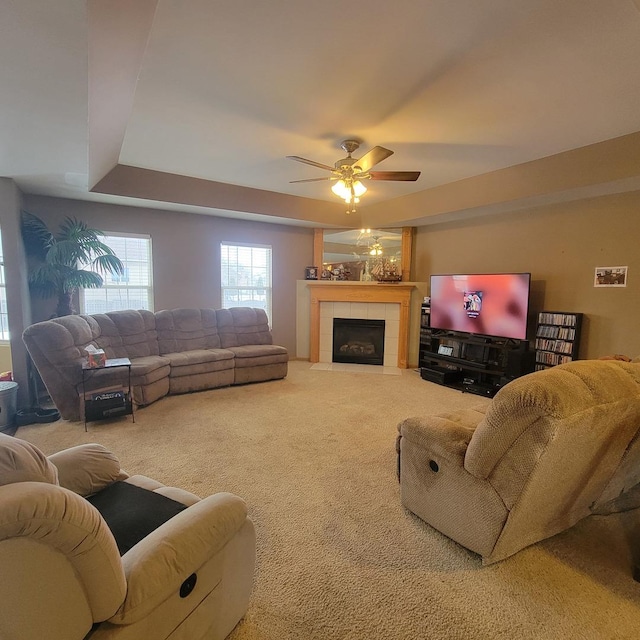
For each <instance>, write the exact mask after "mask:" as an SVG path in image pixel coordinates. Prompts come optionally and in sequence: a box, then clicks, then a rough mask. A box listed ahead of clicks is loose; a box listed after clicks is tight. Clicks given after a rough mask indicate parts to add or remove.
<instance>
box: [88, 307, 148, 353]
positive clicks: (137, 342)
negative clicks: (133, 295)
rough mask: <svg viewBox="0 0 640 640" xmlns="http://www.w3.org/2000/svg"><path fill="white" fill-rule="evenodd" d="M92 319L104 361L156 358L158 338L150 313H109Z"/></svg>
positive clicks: (142, 310)
mask: <svg viewBox="0 0 640 640" xmlns="http://www.w3.org/2000/svg"><path fill="white" fill-rule="evenodd" d="M92 318H93V319H94V320H95V321H96V322H97V323H98V325H99V326H100V337H99V338H98V339H97V340H96V343H97V344H98V346H99V347H100V348H102V349H104V350H105V352H106V354H107V358H130V359H133V358H142V357H145V356H157V355H159V354H160V351H159V349H158V334H157V331H156V317H155V315H154V314H153V313H152V312H151V311H146V310H144V309H141V310H139V311H134V310H132V309H129V310H126V311H110V312H108V313H97V314H95V315H93V316H92Z"/></svg>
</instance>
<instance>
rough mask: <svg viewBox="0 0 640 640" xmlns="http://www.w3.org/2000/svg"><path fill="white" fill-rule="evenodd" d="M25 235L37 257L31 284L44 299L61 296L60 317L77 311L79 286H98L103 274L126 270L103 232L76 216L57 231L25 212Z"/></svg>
mask: <svg viewBox="0 0 640 640" xmlns="http://www.w3.org/2000/svg"><path fill="white" fill-rule="evenodd" d="M22 235H23V238H24V242H25V247H26V250H27V253H29V254H30V255H31V256H33V257H35V258H36V259H37V260H38V264H37V265H36V266H34V267H33V269H32V270H31V272H30V274H29V287H30V289H31V290H32V291H33V292H34V293H36V294H37V295H40V296H42V297H44V298H51V297H57V298H58V305H57V307H56V315H57V316H68V315H72V314H74V313H77V311H76V310H75V309H74V308H73V299H74V295H75V294H76V292H77V291H78V289H98V288H100V287H101V286H102V285H103V284H104V280H103V277H102V276H103V275H105V274H117V275H121V274H122V273H124V266H123V264H122V262H121V261H120V259H119V258H118V257H117V256H116V255H115V253H114V252H113V250H112V249H111V247H109V246H108V245H106V244H105V243H104V242H102V241H101V240H100V238H102V237H104V233H103V232H102V231H99V230H98V229H92V228H90V227H89V226H87V224H86V223H84V222H81V221H79V220H77V219H76V218H71V217H67V218H65V220H64V222H63V223H62V224H61V225H60V228H59V230H58V233H55V234H54V233H52V232H51V231H50V230H49V229H48V227H47V225H46V224H45V223H44V222H43V221H42V220H41V219H40V218H38V216H35V215H33V214H32V213H27V212H26V211H24V212H22Z"/></svg>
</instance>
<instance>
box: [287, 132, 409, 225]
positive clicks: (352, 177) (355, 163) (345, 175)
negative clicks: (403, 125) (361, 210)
mask: <svg viewBox="0 0 640 640" xmlns="http://www.w3.org/2000/svg"><path fill="white" fill-rule="evenodd" d="M340 147H341V148H342V149H344V150H345V151H346V152H347V157H346V158H342V159H341V160H338V161H337V162H336V163H335V165H334V166H333V167H331V166H329V165H328V164H322V163H321V162H315V161H314V160H307V159H306V158H301V157H300V156H287V158H289V159H291V160H296V161H297V162H303V163H304V164H310V165H311V166H312V167H318V168H319V169H326V170H327V171H330V172H331V175H330V176H327V177H326V178H307V179H306V180H291V183H294V182H318V181H321V180H332V181H334V182H335V184H334V185H333V187H331V190H332V191H333V192H334V193H335V194H336V195H337V196H339V197H341V198H343V199H344V201H345V202H346V203H347V204H348V205H350V209H349V210H347V213H354V212H355V205H356V203H358V202H359V201H360V196H361V195H362V194H363V193H364V192H365V191H366V190H367V188H366V187H365V186H364V185H363V184H362V182H361V180H393V181H398V182H415V181H416V180H417V179H418V178H419V177H420V172H419V171H371V168H372V167H374V166H375V165H377V164H378V163H379V162H382V161H383V160H384V159H386V158H388V157H389V156H390V155H393V151H391V150H390V149H385V148H384V147H373V149H371V150H370V151H368V152H367V153H365V154H364V155H363V156H362V158H359V159H358V158H352V157H351V154H352V153H353V152H354V151H355V150H356V149H358V148H359V147H360V143H359V142H358V141H357V140H343V141H342V143H341V144H340Z"/></svg>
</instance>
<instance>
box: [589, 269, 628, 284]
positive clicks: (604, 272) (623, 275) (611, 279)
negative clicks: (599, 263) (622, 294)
mask: <svg viewBox="0 0 640 640" xmlns="http://www.w3.org/2000/svg"><path fill="white" fill-rule="evenodd" d="M627 270H628V267H596V275H595V279H594V282H593V286H594V287H626V286H627Z"/></svg>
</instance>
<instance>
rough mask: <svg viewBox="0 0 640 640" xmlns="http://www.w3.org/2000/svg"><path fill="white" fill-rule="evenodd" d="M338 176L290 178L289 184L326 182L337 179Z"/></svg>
mask: <svg viewBox="0 0 640 640" xmlns="http://www.w3.org/2000/svg"><path fill="white" fill-rule="evenodd" d="M337 179H338V176H328V177H326V178H307V179H306V180H289V184H293V183H294V182H320V181H322V182H325V181H326V180H337Z"/></svg>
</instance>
